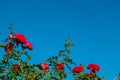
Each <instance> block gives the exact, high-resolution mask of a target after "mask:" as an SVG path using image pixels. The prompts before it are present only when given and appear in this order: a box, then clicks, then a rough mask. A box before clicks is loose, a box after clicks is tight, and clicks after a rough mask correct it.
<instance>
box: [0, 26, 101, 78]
mask: <svg viewBox="0 0 120 80" xmlns="http://www.w3.org/2000/svg"><path fill="white" fill-rule="evenodd" d="M11 28H12V27H10V34H9V35H8V38H7V39H6V40H5V42H1V43H0V47H1V48H3V49H4V50H5V52H6V53H7V54H5V55H4V56H3V58H2V61H1V62H0V79H2V80H69V77H68V74H71V75H72V76H73V79H75V80H103V78H101V77H99V76H98V75H97V71H99V70H100V66H99V65H98V64H95V63H90V64H89V65H88V66H87V69H89V70H90V72H86V71H85V70H86V68H85V66H83V65H77V64H76V63H75V62H74V61H73V60H72V59H71V57H70V54H71V47H72V46H74V44H73V43H72V41H71V39H70V37H69V38H68V39H67V40H66V43H65V44H64V49H63V50H61V51H59V53H58V56H52V57H50V58H48V59H46V60H45V61H44V63H40V64H34V65H31V64H30V63H29V62H28V61H29V60H30V59H31V56H30V54H29V53H28V52H27V51H26V50H27V49H28V50H32V49H33V45H32V43H31V42H29V41H28V40H27V38H26V37H25V35H23V34H20V33H13V32H12V30H11ZM22 55H24V56H27V58H26V60H23V58H22ZM71 66H74V67H71Z"/></svg>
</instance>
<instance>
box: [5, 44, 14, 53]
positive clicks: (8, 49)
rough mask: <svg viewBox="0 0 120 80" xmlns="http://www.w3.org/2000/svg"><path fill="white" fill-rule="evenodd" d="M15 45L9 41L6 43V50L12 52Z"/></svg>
mask: <svg viewBox="0 0 120 80" xmlns="http://www.w3.org/2000/svg"><path fill="white" fill-rule="evenodd" d="M13 46H14V44H13V43H11V42H9V43H8V44H6V46H5V51H6V52H7V53H11V52H12V51H13Z"/></svg>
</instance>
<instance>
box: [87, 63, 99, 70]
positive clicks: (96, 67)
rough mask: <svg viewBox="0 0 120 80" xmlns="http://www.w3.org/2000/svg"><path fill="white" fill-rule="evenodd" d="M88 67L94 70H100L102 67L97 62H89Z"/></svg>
mask: <svg viewBox="0 0 120 80" xmlns="http://www.w3.org/2000/svg"><path fill="white" fill-rule="evenodd" d="M87 68H88V69H90V70H92V71H93V70H97V71H99V70H100V67H99V66H98V65H97V64H89V65H88V67H87Z"/></svg>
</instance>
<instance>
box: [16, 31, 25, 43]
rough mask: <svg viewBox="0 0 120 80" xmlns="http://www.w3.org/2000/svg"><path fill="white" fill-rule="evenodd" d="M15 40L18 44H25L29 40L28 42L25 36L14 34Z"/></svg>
mask: <svg viewBox="0 0 120 80" xmlns="http://www.w3.org/2000/svg"><path fill="white" fill-rule="evenodd" d="M14 38H15V39H16V41H17V42H18V43H25V42H26V41H27V40H26V37H25V36H24V35H23V34H18V33H16V34H14Z"/></svg>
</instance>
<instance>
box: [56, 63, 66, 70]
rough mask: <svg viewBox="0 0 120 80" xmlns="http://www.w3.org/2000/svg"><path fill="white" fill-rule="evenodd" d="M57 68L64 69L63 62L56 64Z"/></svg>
mask: <svg viewBox="0 0 120 80" xmlns="http://www.w3.org/2000/svg"><path fill="white" fill-rule="evenodd" d="M56 68H58V69H61V70H64V65H63V64H56Z"/></svg>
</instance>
